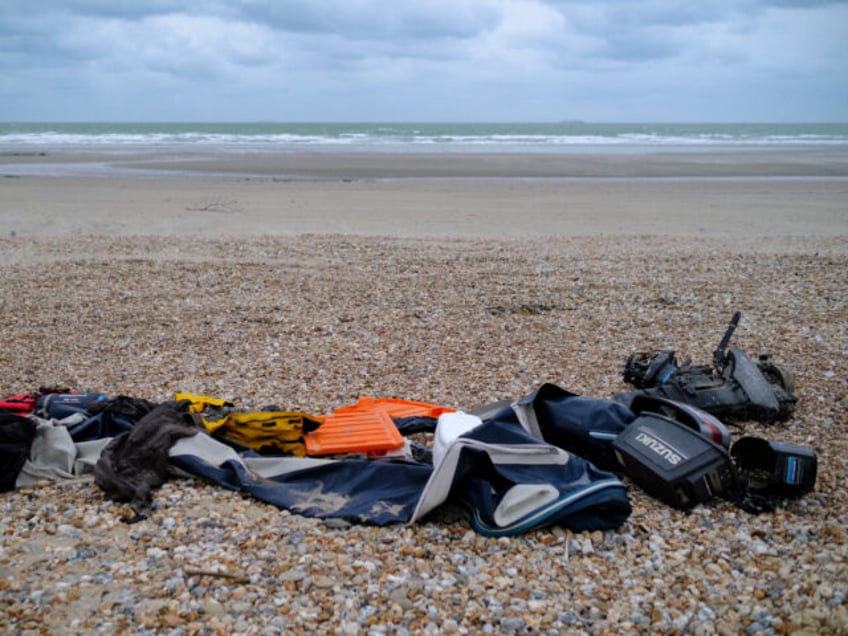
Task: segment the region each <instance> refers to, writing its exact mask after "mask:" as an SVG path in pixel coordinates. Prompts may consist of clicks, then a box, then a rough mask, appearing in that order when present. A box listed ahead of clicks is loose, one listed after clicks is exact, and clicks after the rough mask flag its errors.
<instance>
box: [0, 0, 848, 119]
mask: <svg viewBox="0 0 848 636" xmlns="http://www.w3.org/2000/svg"><path fill="white" fill-rule="evenodd" d="M563 119H582V120H588V121H625V122H626V121H718V122H723V121H848V0H840V1H836V0H0V120H3V121H104V120H105V121H259V120H273V121H540V120H541V121H558V120H563Z"/></svg>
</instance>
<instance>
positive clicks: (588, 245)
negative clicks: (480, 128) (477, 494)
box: [0, 149, 848, 635]
mask: <svg viewBox="0 0 848 636" xmlns="http://www.w3.org/2000/svg"><path fill="white" fill-rule="evenodd" d="M0 223H2V227H3V230H2V232H0V288H2V294H0V316H1V317H2V330H0V362H1V363H2V364H0V391H2V392H3V393H4V394H13V393H19V392H23V391H28V390H33V389H34V388H37V387H38V386H41V385H45V384H56V383H59V384H64V385H67V386H72V387H75V388H78V389H85V390H99V391H103V392H106V393H108V394H110V395H119V394H121V395H131V396H135V397H142V398H146V399H150V400H156V401H160V400H167V399H170V398H171V397H173V394H174V393H175V392H177V391H180V390H185V391H192V392H197V393H205V394H209V395H215V396H220V397H225V398H227V399H231V400H234V401H235V402H236V403H237V404H239V405H241V406H245V407H258V406H261V405H263V404H268V403H277V404H282V405H284V406H285V407H286V408H287V409H292V410H297V409H299V410H304V411H306V412H308V413H315V414H321V413H326V412H329V411H330V410H331V409H333V408H335V407H338V406H343V405H347V404H351V403H353V402H355V401H356V399H357V398H358V397H359V396H362V395H372V396H377V397H398V398H404V399H412V400H421V401H427V402H432V403H436V404H442V405H445V406H451V407H454V408H460V409H469V408H474V407H476V406H479V405H482V404H486V403H489V402H492V401H496V400H501V399H514V398H518V397H521V396H523V395H526V394H527V393H529V392H531V391H532V390H534V389H535V388H537V387H538V386H539V385H540V384H541V383H543V382H553V383H555V384H558V385H560V386H562V387H564V388H567V389H569V390H571V391H573V392H576V393H579V394H582V395H589V396H596V397H608V396H610V395H612V394H613V393H614V392H616V391H620V390H624V389H626V388H627V385H625V384H624V383H623V381H622V379H621V370H622V367H623V364H624V361H625V359H626V358H627V356H628V355H629V354H630V353H632V352H634V351H642V350H649V349H654V348H671V349H675V350H677V351H678V353H679V354H680V356H681V357H683V358H685V357H691V358H692V359H693V361H695V362H696V363H707V362H709V360H710V359H711V355H712V350H713V349H714V348H715V346H716V344H717V342H718V340H719V338H720V337H721V334H722V332H723V331H724V328H725V325H726V324H727V321H728V319H729V318H730V315H731V314H732V313H733V311H735V310H740V311H742V312H743V319H742V323H741V324H740V327H739V328H738V329H737V332H736V334H735V336H734V344H735V346H738V347H740V348H741V349H743V350H744V351H746V352H747V353H749V354H750V355H752V356H756V355H757V354H760V353H770V354H772V355H773V357H774V359H775V361H777V362H779V363H781V364H784V365H786V366H787V367H788V368H790V369H791V370H792V372H793V374H794V375H795V378H796V384H797V387H798V393H799V395H800V401H799V405H798V409H797V411H796V413H795V414H794V416H793V417H792V418H791V419H790V420H789V421H787V422H782V423H777V424H773V425H768V426H767V425H763V424H758V423H754V422H745V423H739V424H738V426H734V427H733V428H732V429H731V430H732V432H733V435H734V438H736V437H738V436H741V435H743V434H745V435H756V436H760V437H766V438H769V439H778V440H783V441H787V442H792V443H796V444H801V445H804V446H807V447H810V448H812V449H814V451H815V452H816V454H817V456H818V461H819V474H818V480H817V483H816V489H815V491H814V492H813V493H810V494H809V495H807V496H805V497H802V498H800V499H796V500H784V501H781V502H780V505H779V507H778V510H777V511H776V512H773V513H767V514H762V515H750V514H748V513H745V512H743V511H741V510H738V509H736V508H734V507H733V506H732V505H731V504H730V503H728V502H725V501H722V500H720V499H719V500H715V501H713V502H710V503H709V504H706V505H702V506H699V507H698V508H697V509H696V510H695V511H694V512H692V513H689V514H687V513H683V512H679V511H676V510H673V509H671V508H669V507H668V506H665V505H663V504H661V503H659V502H658V501H656V500H654V499H652V498H650V497H648V496H647V495H646V494H644V493H643V492H641V491H640V490H639V489H638V488H636V487H635V486H632V485H631V486H630V488H629V496H630V499H631V502H632V504H633V514H632V516H631V517H630V519H629V520H628V521H627V522H626V523H625V524H624V525H623V526H622V527H621V528H619V529H617V530H615V531H607V532H595V533H581V534H575V533H572V532H570V531H568V530H563V529H561V528H548V529H543V530H537V531H533V532H530V533H527V534H525V535H520V536H517V537H512V538H501V539H487V538H485V537H482V536H478V535H476V534H475V533H474V532H473V530H472V529H471V526H470V525H469V523H468V521H467V520H466V519H465V517H464V515H463V513H462V512H456V511H446V512H444V513H443V514H437V515H435V516H434V518H432V519H428V520H427V521H426V522H424V523H420V524H416V525H414V526H408V527H386V528H374V527H369V526H359V525H353V526H350V527H345V528H339V527H331V526H328V525H327V524H325V523H324V522H321V521H318V520H314V519H308V518H305V517H301V516H298V515H295V514H291V513H289V512H286V511H280V510H277V509H276V508H273V507H271V506H267V505H265V504H261V503H258V502H256V501H253V500H251V499H249V498H247V497H245V496H242V495H240V494H238V493H232V492H227V491H222V490H220V489H217V488H215V487H213V486H209V485H205V484H201V483H196V482H192V481H187V480H178V479H175V480H172V481H170V482H168V483H167V484H166V485H165V486H164V487H163V488H162V489H160V490H159V491H157V493H156V494H155V497H154V499H155V501H156V504H157V509H156V510H155V511H154V514H153V515H152V516H151V517H150V518H149V519H147V520H145V521H143V522H141V523H139V524H137V525H134V526H127V525H125V524H122V523H121V522H120V521H118V516H119V515H120V513H121V511H122V507H121V506H120V505H117V504H114V503H111V502H106V501H104V499H103V497H102V493H100V492H99V490H98V489H97V488H96V487H95V486H93V485H92V484H91V483H90V482H85V481H84V482H82V483H80V482H61V483H57V482H48V483H44V484H38V485H36V486H31V487H27V488H23V489H19V490H17V491H14V492H10V493H4V494H3V495H2V497H0V518H2V527H3V532H2V534H0V605H2V608H3V612H2V617H0V628H2V629H3V630H4V631H8V632H9V633H37V632H38V631H39V630H40V629H45V630H47V632H48V633H80V634H82V633H86V634H88V633H127V634H129V633H175V634H176V633H183V634H203V633H221V634H225V633H227V634H229V633H244V634H254V633H255V634H275V633H295V634H300V633H345V634H355V633H397V634H403V633H467V634H475V633H545V634H560V633H574V634H631V633H644V634H648V633H687V634H704V635H708V634H727V635H730V634H739V633H749V634H760V633H763V634H769V633H771V634H840V633H841V634H844V633H848V632H846V630H848V612H846V609H845V597H846V593H848V532H846V527H848V512H846V511H848V494H846V493H848V483H847V482H846V475H848V463H846V457H848V442H846V439H848V436H846V432H847V431H846V428H848V419H846V416H845V410H846V407H848V378H846V375H845V369H846V368H848V292H846V290H847V289H848V154H847V153H846V151H845V150H841V149H835V150H832V151H830V150H829V151H823V150H821V149H818V150H810V149H800V150H797V151H780V152H777V151H769V152H766V151H763V152H757V153H746V152H730V151H728V152H710V153H683V152H680V153H667V154H662V153H637V154H627V153H617V154H609V155H603V154H591V155H588V154H586V155H584V154H579V153H575V154H570V155H562V156H535V155H529V156H524V155H522V156H520V157H516V156H510V155H485V154H480V155H465V156H462V155H443V154H435V153H432V154H426V153H423V154H416V155H408V156H398V155H391V154H379V153H372V154H350V155H342V154H336V155H332V156H325V155H321V154H319V153H309V154H303V155H299V156H298V155H292V156H288V155H285V156H271V155H268V156H253V155H251V156H249V157H236V156H233V155H227V156H224V157H219V156H210V155H207V154H200V155H198V154H183V155H180V156H176V157H174V156H169V155H167V154H162V153H155V154H152V155H151V154H143V155H140V154H132V153H125V154H121V155H120V156H117V155H114V154H113V155H108V154H104V153H100V154H78V153H69V152H67V151H66V152H63V153H52V152H46V153H45V154H44V155H43V156H42V155H41V154H40V153H37V152H36V153H20V152H16V153H11V152H5V153H0Z"/></svg>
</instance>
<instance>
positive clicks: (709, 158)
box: [0, 149, 848, 238]
mask: <svg viewBox="0 0 848 636" xmlns="http://www.w3.org/2000/svg"><path fill="white" fill-rule="evenodd" d="M124 152H125V151H124ZM0 175H2V176H3V177H5V178H3V179H2V181H0V186H2V190H0V193H2V198H0V219H2V222H3V226H4V228H6V229H7V232H6V233H7V234H8V233H9V232H15V233H16V235H18V236H47V237H62V236H69V235H74V236H81V235H88V234H98V235H107V236H132V235H139V234H143V235H158V236H179V235H191V236H200V237H206V238H237V237H259V236H296V235H299V234H322V233H339V234H348V235H361V236H394V237H407V238H412V237H454V238H457V237H465V238H522V237H532V236H535V237H556V236H595V235H611V234H617V235H627V236H634V235H666V236H701V237H705V236H711V237H719V238H734V237H737V238H738V237H744V238H751V237H761V236H769V237H787V236H844V235H845V234H846V233H848V204H846V201H848V152H845V151H839V150H833V151H828V152H825V151H822V150H817V151H813V150H804V149H801V150H796V151H794V152H793V151H781V152H777V151H761V152H758V153H753V152H751V151H749V152H742V151H736V152H721V151H710V152H707V153H686V152H676V153H668V152H666V153H658V152H640V153H610V154H606V155H602V154H588V153H573V154H560V155H535V154H523V155H516V154H513V155H509V154H506V155H504V154H462V153H460V154H433V153H414V154H402V153H358V154H356V153H353V154H350V153H320V152H311V153H307V152H305V153H295V154H275V155H270V154H261V153H252V154H246V155H239V154H236V153H232V152H231V153H225V154H219V155H216V154H214V153H208V152H207V153H202V152H198V151H195V152H186V151H181V152H179V153H176V152H175V153H170V154H169V153H163V152H161V151H160V152H155V153H145V154H116V155H104V154H102V153H101V154H92V153H79V152H77V153H74V152H70V151H63V152H57V153H44V156H41V152H36V151H30V152H20V151H19V152H16V153H10V152H6V153H0Z"/></svg>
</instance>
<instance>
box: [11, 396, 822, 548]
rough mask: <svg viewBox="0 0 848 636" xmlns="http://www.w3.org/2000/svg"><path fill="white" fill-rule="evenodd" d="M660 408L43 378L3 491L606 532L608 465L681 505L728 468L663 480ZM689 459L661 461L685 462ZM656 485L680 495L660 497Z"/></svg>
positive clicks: (25, 403)
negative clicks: (461, 518) (115, 387)
mask: <svg viewBox="0 0 848 636" xmlns="http://www.w3.org/2000/svg"><path fill="white" fill-rule="evenodd" d="M667 406H668V405H662V404H661V405H659V406H657V405H656V404H648V405H647V407H646V408H643V409H642V410H641V411H639V412H637V411H634V410H632V409H631V408H629V407H627V406H625V405H623V404H621V403H620V402H616V401H614V400H609V399H602V398H591V397H584V396H579V395H575V394H573V393H570V392H568V391H566V390H564V389H561V388H559V387H557V386H555V385H553V384H543V385H542V386H541V387H540V388H539V389H537V390H536V391H533V392H532V393H530V394H529V395H527V396H524V397H522V398H520V399H518V400H515V401H511V402H510V401H506V402H500V403H496V404H492V405H487V406H485V407H482V408H480V409H475V410H471V411H468V412H464V411H462V410H457V409H453V408H448V407H443V406H437V405H433V404H428V403H422V402H413V401H406V400H394V399H375V398H371V397H363V398H361V399H360V400H359V401H358V403H357V404H354V405H349V406H343V407H340V408H337V409H336V410H335V411H334V412H333V413H330V414H327V415H320V416H314V415H310V414H307V413H302V412H297V411H285V410H283V409H281V408H279V407H278V406H276V405H270V406H268V407H264V408H263V409H260V410H259V411H254V412H248V411H245V410H242V409H239V408H238V407H237V406H236V405H235V404H233V403H232V402H228V401H226V400H223V399H219V398H213V397H209V396H203V395H196V394H192V393H176V394H175V396H174V399H173V400H171V401H168V402H165V403H160V404H157V403H153V402H150V401H148V400H144V399H137V398H131V397H127V396H117V397H109V396H107V395H105V394H103V393H96V392H85V393H76V392H73V391H70V390H68V389H64V388H61V387H43V388H41V389H39V390H38V391H35V392H32V393H29V394H22V395H16V396H12V397H10V398H7V399H6V400H2V401H0V465H2V466H3V467H4V468H2V474H0V487H2V489H3V490H9V489H11V488H14V487H20V486H25V485H29V484H32V483H34V482H35V481H37V480H40V479H51V478H53V479H57V478H64V479H69V478H78V477H88V476H90V475H93V478H94V482H95V483H96V484H97V485H98V486H99V487H100V488H101V489H102V490H103V492H104V494H105V496H106V497H107V498H109V499H112V500H116V501H121V502H127V503H129V504H130V506H131V508H132V510H133V516H131V517H129V516H128V517H126V518H123V520H124V521H127V522H133V521H138V520H140V519H143V518H145V517H146V516H147V515H149V514H150V512H151V509H152V505H153V493H154V491H155V489H156V488H158V487H159V486H161V485H162V484H163V483H164V482H165V481H166V480H167V479H169V478H170V477H171V476H182V477H195V478H201V479H204V480H206V481H209V482H212V483H214V484H217V485H219V486H221V487H224V488H227V489H231V490H235V491H238V492H241V493H244V494H246V495H249V496H251V497H254V498H256V499H257V500H260V501H263V502H266V503H269V504H273V505H275V506H277V507H279V508H282V509H286V510H289V511H291V512H294V513H297V514H301V515H305V516H310V517H318V518H324V519H328V518H341V519H345V520H347V521H349V522H353V523H367V524H374V525H388V524H393V523H412V522H416V521H418V520H420V519H422V518H424V517H425V516H426V515H427V514H428V513H430V512H432V511H434V510H435V509H437V508H438V507H440V506H442V505H443V504H446V503H453V504H460V505H462V506H464V507H465V508H466V509H467V510H468V517H469V521H470V523H471V525H472V526H473V527H474V528H475V530H477V531H478V532H480V533H481V534H484V535H487V536H508V535H514V534H518V533H521V532H524V531H527V530H530V529H533V528H537V527H541V526H546V525H560V526H563V527H566V528H568V529H571V530H573V531H577V532H579V531H583V530H605V529H611V528H615V527H618V526H620V525H621V524H622V523H624V521H625V520H626V519H627V518H628V516H629V515H630V513H631V510H632V509H631V505H630V502H629V499H628V496H627V491H626V487H625V484H624V483H623V482H622V480H621V478H620V477H619V476H618V475H617V474H616V473H619V474H621V473H627V474H628V476H630V477H631V478H632V479H633V481H634V482H636V483H637V485H639V486H641V487H643V488H644V489H645V490H646V491H647V492H649V493H650V494H653V495H654V496H657V497H658V498H660V499H662V500H664V501H666V502H667V503H669V504H671V505H675V506H676V507H679V508H686V507H691V505H694V504H696V503H699V502H700V501H704V500H705V499H706V498H707V497H709V496H712V495H715V494H722V493H721V490H720V489H718V488H713V489H710V485H709V484H710V481H711V480H712V481H713V482H715V481H716V479H717V477H716V474H722V475H723V474H724V473H722V472H721V471H724V470H726V466H724V464H720V463H716V461H717V460H715V456H714V455H709V457H710V458H711V460H710V462H712V463H710V462H705V461H702V460H703V457H705V455H704V454H703V453H700V454H698V457H697V458H694V459H698V463H697V465H695V469H696V470H689V471H688V472H685V471H684V473H683V474H678V473H675V474H674V475H671V476H669V474H668V473H667V472H663V470H664V469H661V468H657V467H656V466H654V465H653V464H651V462H650V461H649V460H650V458H645V457H642V456H641V455H640V453H642V451H643V450H644V449H648V451H650V452H653V453H654V454H657V452H658V451H659V456H660V458H661V459H662V457H663V453H665V459H668V457H669V455H668V452H667V451H668V448H667V446H668V444H666V447H664V446H663V445H662V442H661V441H658V440H657V439H656V437H657V435H659V433H657V431H659V429H658V428H657V427H656V426H654V425H655V424H656V422H654V420H653V419H651V418H654V419H656V418H660V419H663V418H665V413H664V412H663V411H662V408H665V407H667ZM661 407H662V408H661ZM665 419H669V418H665ZM693 422H694V424H693V426H696V427H697V426H701V427H702V428H703V429H704V431H699V435H701V434H703V435H707V436H709V435H713V433H714V431H713V430H712V429H710V428H709V425H708V424H705V421H704V420H699V419H698V417H697V416H696V417H695V419H694V420H693ZM719 425H720V424H719ZM651 426H654V428H653V429H652V428H651ZM637 429H638V430H637ZM652 431H653V432H652ZM421 432H425V433H430V434H432V444H431V445H428V444H422V443H420V442H415V441H412V439H411V438H410V436H413V434H415V433H421ZM634 432H635V433H638V435H637V437H636V438H634V436H633V435H631V434H630V433H634ZM652 435H653V437H651V436H652ZM703 435H702V437H703ZM648 438H650V439H652V440H653V441H652V442H649V443H646V442H645V441H644V440H645V439H648ZM428 439H429V438H428ZM634 439H636V441H635V442H634V441H633V440H634ZM626 442H627V443H626ZM708 444H711V445H714V446H716V447H719V446H720V444H717V443H715V442H714V441H711V442H708ZM678 450H679V449H678ZM710 450H712V451H713V453H716V452H718V451H715V449H712V448H710ZM722 452H724V451H722ZM724 454H725V455H726V452H724ZM717 457H719V458H720V459H721V458H724V455H722V454H721V453H719V454H718V455H717ZM654 459H656V458H654ZM672 459H674V458H672ZM686 459H687V461H682V459H681V458H680V457H678V458H677V459H676V461H675V462H673V465H672V467H671V468H674V469H679V468H680V467H679V466H678V464H683V465H688V464H689V462H688V459H689V458H686ZM804 459H805V458H803V457H799V455H798V454H797V453H796V454H795V455H794V456H793V461H794V462H795V466H796V472H798V471H801V469H803V471H805V473H804V474H805V478H806V479H807V481H805V482H804V484H803V485H804V486H805V488H801V489H799V492H802V491H803V492H805V491H806V490H807V489H806V486H807V485H808V484H809V477H810V472H811V471H810V465H809V462H807V463H804ZM813 459H814V458H813ZM728 461H729V459H728ZM761 464H762V463H761V462H760V463H759V464H757V465H756V468H757V469H758V470H761V469H762V468H763V466H762V465H761ZM814 475H815V466H814V464H813V466H812V477H813V479H814ZM704 484H707V486H706V491H704V488H703V485H704ZM733 484H736V482H733ZM719 485H720V484H719ZM664 489H672V490H673V492H674V493H677V494H678V495H679V497H677V498H675V497H667V496H664V495H665V494H666V493H665V490H664ZM734 492H735V491H734ZM737 494H738V493H737ZM740 501H741V499H740ZM754 507H755V506H753V505H752V506H749V508H750V509H752V511H753V508H754Z"/></svg>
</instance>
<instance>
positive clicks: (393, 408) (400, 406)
mask: <svg viewBox="0 0 848 636" xmlns="http://www.w3.org/2000/svg"><path fill="white" fill-rule="evenodd" d="M455 410H456V409H451V408H447V407H445V406H438V405H436V404H428V403H426V402H413V401H412V400H396V399H392V398H373V397H369V396H367V395H366V396H363V397H361V398H359V402H357V403H356V404H353V405H351V406H341V407H339V408H337V409H335V411H334V412H335V413H357V412H359V413H366V412H371V413H388V414H389V417H412V416H420V417H439V415H441V414H442V413H452V412H454V411H455Z"/></svg>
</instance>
